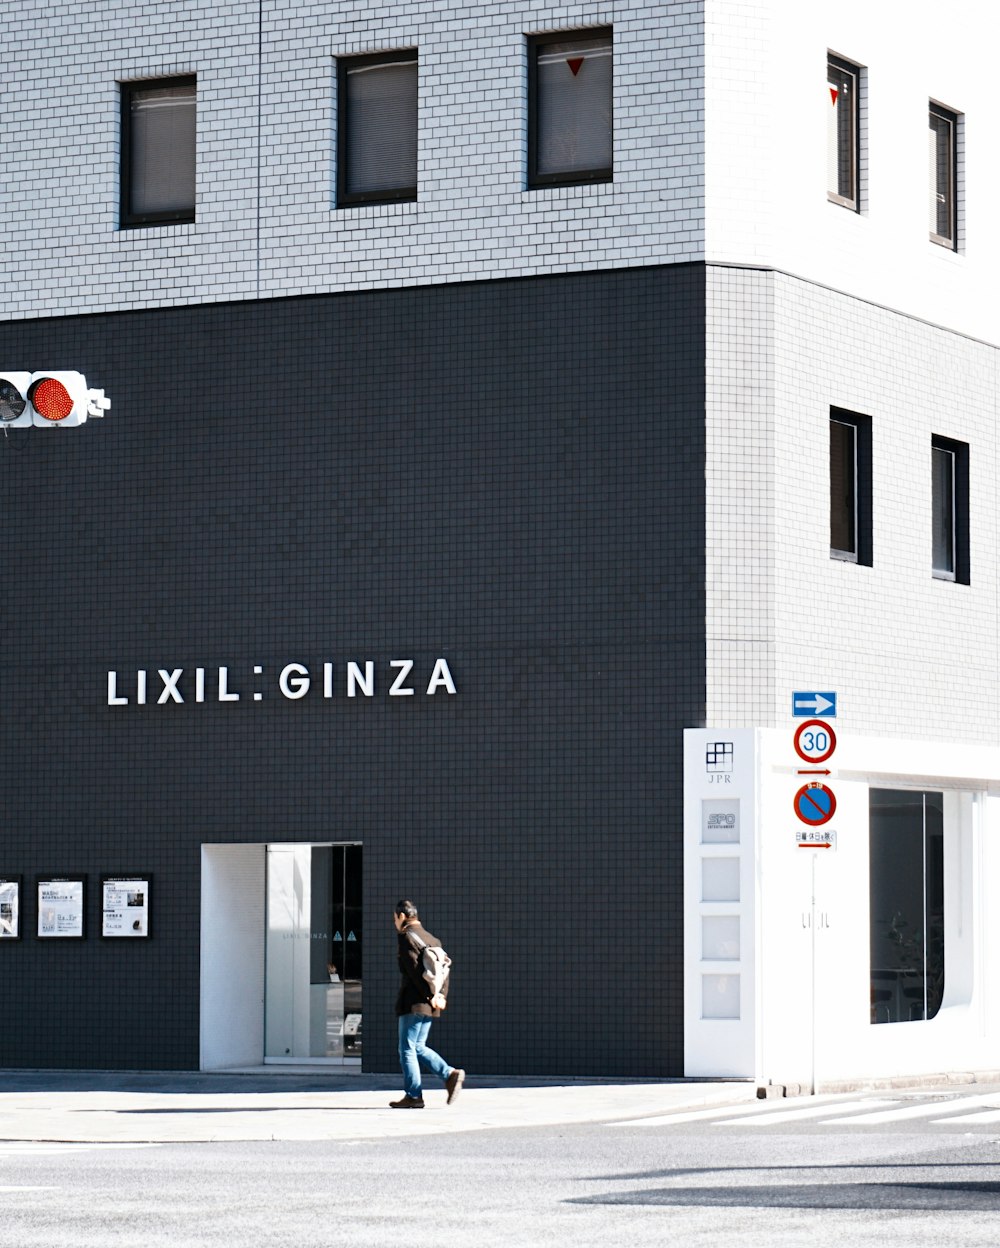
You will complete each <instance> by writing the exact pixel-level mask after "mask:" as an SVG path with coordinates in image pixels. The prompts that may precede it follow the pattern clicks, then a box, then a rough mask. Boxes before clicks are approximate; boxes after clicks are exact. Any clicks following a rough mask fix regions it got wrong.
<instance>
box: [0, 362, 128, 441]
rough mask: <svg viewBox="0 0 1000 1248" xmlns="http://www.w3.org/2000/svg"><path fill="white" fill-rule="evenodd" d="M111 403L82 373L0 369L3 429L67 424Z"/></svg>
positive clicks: (83, 420)
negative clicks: (8, 370) (5, 370)
mask: <svg viewBox="0 0 1000 1248" xmlns="http://www.w3.org/2000/svg"><path fill="white" fill-rule="evenodd" d="M110 406H111V400H110V399H108V398H106V397H105V394H104V391H103V390H95V389H92V388H91V387H88V385H87V379H86V377H84V375H83V373H74V372H42V373H18V372H10V373H5V372H0V426H2V427H3V428H4V429H23V428H28V427H31V426H33V427H34V428H36V429H56V428H59V427H60V426H61V427H63V428H70V427H71V426H74V425H83V424H86V421H87V417H88V416H103V415H104V413H105V412H106V411H107V410H108V408H109V407H110Z"/></svg>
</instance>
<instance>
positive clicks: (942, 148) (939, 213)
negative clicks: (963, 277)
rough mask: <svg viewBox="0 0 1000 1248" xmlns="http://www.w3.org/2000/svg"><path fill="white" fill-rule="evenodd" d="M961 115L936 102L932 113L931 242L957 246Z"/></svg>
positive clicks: (929, 115) (930, 147)
mask: <svg viewBox="0 0 1000 1248" xmlns="http://www.w3.org/2000/svg"><path fill="white" fill-rule="evenodd" d="M957 129H958V118H957V117H956V116H955V114H954V113H949V112H947V111H946V110H945V109H943V108H938V107H936V106H935V105H933V104H932V105H931V106H930V112H929V114H928V131H927V139H928V165H929V170H928V183H929V189H930V214H929V221H928V226H929V230H930V237H931V242H934V243H940V244H941V246H942V247H950V248H952V250H954V249H955V248H956V247H957V246H958V225H957V221H958V213H957V199H958V163H957V147H956V133H957Z"/></svg>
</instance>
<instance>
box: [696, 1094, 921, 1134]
mask: <svg viewBox="0 0 1000 1248" xmlns="http://www.w3.org/2000/svg"><path fill="white" fill-rule="evenodd" d="M811 1099H812V1098H811V1097H810V1100H811ZM898 1104H899V1101H898V1100H889V1101H885V1100H882V1101H880V1100H870V1101H844V1102H843V1103H842V1104H840V1105H812V1104H806V1105H797V1106H796V1107H795V1108H794V1109H784V1110H779V1111H778V1112H777V1113H773V1114H764V1115H762V1116H761V1117H760V1118H724V1119H723V1120H722V1121H721V1122H717V1123H716V1124H715V1125H716V1126H717V1127H770V1126H773V1125H774V1124H775V1123H783V1122H798V1121H799V1119H800V1118H822V1116H823V1115H824V1114H829V1113H831V1112H835V1113H837V1114H857V1113H861V1112H863V1111H864V1110H867V1109H877V1108H878V1107H879V1106H881V1105H898ZM829 1121H831V1122H832V1121H833V1119H830V1120H829Z"/></svg>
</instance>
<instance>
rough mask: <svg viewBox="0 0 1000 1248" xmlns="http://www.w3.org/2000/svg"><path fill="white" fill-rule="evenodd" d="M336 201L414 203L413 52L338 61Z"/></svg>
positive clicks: (415, 172)
mask: <svg viewBox="0 0 1000 1248" xmlns="http://www.w3.org/2000/svg"><path fill="white" fill-rule="evenodd" d="M337 118H338V122H337V202H338V204H340V205H349V204H363V203H385V202H390V201H395V200H407V199H416V198H417V53H416V50H415V49H413V48H411V49H406V50H404V51H400V52H390V53H387V54H383V55H379V56H357V57H342V58H341V59H340V61H339V62H338V94H337Z"/></svg>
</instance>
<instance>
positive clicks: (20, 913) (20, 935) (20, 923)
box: [0, 875, 24, 943]
mask: <svg viewBox="0 0 1000 1248" xmlns="http://www.w3.org/2000/svg"><path fill="white" fill-rule="evenodd" d="M0 884H13V885H14V887H15V888H16V889H17V933H16V934H15V935H13V936H5V935H3V934H2V933H0V943H3V942H5V941H11V942H14V941H17V940H23V939H24V877H23V876H22V875H0Z"/></svg>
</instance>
